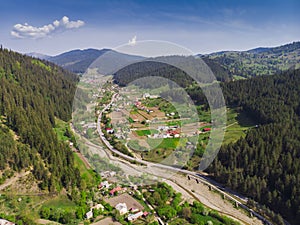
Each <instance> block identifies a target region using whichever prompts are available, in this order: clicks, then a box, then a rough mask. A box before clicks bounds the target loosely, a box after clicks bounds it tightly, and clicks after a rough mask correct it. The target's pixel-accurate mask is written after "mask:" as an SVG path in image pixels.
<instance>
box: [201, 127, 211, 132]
mask: <svg viewBox="0 0 300 225" xmlns="http://www.w3.org/2000/svg"><path fill="white" fill-rule="evenodd" d="M210 130H211V128H210V127H206V128H203V129H202V131H203V132H208V131H210Z"/></svg>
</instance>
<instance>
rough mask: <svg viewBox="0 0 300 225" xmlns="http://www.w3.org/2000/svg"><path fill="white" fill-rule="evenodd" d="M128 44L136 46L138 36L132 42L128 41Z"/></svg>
mask: <svg viewBox="0 0 300 225" xmlns="http://www.w3.org/2000/svg"><path fill="white" fill-rule="evenodd" d="M128 44H129V45H132V46H133V45H135V44H136V35H135V36H134V37H133V38H132V39H131V40H129V41H128Z"/></svg>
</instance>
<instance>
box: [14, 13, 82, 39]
mask: <svg viewBox="0 0 300 225" xmlns="http://www.w3.org/2000/svg"><path fill="white" fill-rule="evenodd" d="M83 25H84V21H82V20H77V21H70V20H69V18H68V17H67V16H64V17H63V18H62V19H61V20H59V21H58V20H55V21H54V22H53V23H50V24H48V25H44V26H42V27H34V26H31V25H29V24H27V23H24V24H15V25H14V27H13V30H12V31H11V32H10V34H11V35H12V36H13V37H16V38H31V39H37V38H43V37H46V36H49V35H51V34H53V33H54V32H57V31H65V30H69V29H76V28H79V27H81V26H83Z"/></svg>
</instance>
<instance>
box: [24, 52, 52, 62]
mask: <svg viewBox="0 0 300 225" xmlns="http://www.w3.org/2000/svg"><path fill="white" fill-rule="evenodd" d="M25 55H27V56H31V57H34V58H38V59H45V60H47V59H49V58H50V57H51V56H50V55H45V54H41V53H38V52H30V53H26V54H25Z"/></svg>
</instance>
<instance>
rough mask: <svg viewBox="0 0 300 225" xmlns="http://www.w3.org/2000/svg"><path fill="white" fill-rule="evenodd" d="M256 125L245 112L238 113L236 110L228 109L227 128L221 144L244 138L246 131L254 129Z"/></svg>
mask: <svg viewBox="0 0 300 225" xmlns="http://www.w3.org/2000/svg"><path fill="white" fill-rule="evenodd" d="M255 125H256V123H255V122H254V121H253V120H252V119H251V117H250V116H249V115H248V114H247V113H246V112H239V111H238V109H228V111H227V127H226V131H225V137H224V141H223V144H229V143H231V142H235V141H237V140H238V139H240V138H241V137H245V136H246V131H247V130H248V129H250V128H253V127H255Z"/></svg>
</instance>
